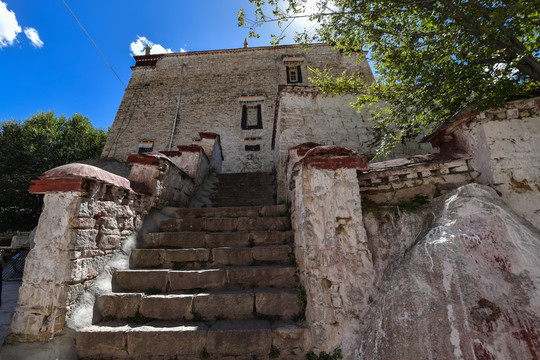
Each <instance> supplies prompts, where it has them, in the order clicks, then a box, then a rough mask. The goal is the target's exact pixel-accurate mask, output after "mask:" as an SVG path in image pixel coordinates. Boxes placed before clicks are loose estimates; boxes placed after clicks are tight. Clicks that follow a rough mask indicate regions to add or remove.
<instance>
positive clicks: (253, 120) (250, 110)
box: [246, 105, 258, 127]
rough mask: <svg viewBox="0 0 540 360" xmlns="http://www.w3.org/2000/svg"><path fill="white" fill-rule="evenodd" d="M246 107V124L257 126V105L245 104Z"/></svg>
mask: <svg viewBox="0 0 540 360" xmlns="http://www.w3.org/2000/svg"><path fill="white" fill-rule="evenodd" d="M246 107H247V126H248V127H254V126H257V122H258V121H257V105H246Z"/></svg>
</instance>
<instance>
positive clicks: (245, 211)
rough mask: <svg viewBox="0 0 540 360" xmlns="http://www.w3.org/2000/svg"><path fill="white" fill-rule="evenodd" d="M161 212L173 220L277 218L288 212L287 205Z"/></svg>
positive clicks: (180, 209) (174, 209)
mask: <svg viewBox="0 0 540 360" xmlns="http://www.w3.org/2000/svg"><path fill="white" fill-rule="evenodd" d="M161 212H162V213H163V214H165V215H167V216H169V217H174V218H181V219H185V218H199V217H207V218H208V217H239V216H241V217H279V216H285V215H286V214H287V212H288V208H287V205H285V204H282V205H269V206H238V207H219V208H173V207H168V208H164V209H163V210H161Z"/></svg>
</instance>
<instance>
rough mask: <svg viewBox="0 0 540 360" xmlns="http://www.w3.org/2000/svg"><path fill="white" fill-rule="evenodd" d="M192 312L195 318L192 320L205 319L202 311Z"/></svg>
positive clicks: (199, 320)
mask: <svg viewBox="0 0 540 360" xmlns="http://www.w3.org/2000/svg"><path fill="white" fill-rule="evenodd" d="M191 314H192V315H193V318H192V319H191V321H194V322H201V321H204V318H203V316H202V315H201V313H199V312H197V311H192V312H191Z"/></svg>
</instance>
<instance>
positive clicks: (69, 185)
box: [29, 178, 84, 194]
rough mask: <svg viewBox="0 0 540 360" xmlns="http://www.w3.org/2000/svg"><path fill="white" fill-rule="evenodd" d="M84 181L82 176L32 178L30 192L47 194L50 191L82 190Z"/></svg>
mask: <svg viewBox="0 0 540 360" xmlns="http://www.w3.org/2000/svg"><path fill="white" fill-rule="evenodd" d="M83 183H84V179H82V178H66V179H44V180H32V181H31V182H30V189H29V192H30V194H45V193H46V192H49V191H80V190H82V187H83Z"/></svg>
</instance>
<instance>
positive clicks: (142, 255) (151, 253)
mask: <svg viewBox="0 0 540 360" xmlns="http://www.w3.org/2000/svg"><path fill="white" fill-rule="evenodd" d="M130 262H131V263H133V264H134V265H135V266H136V267H138V268H149V267H156V266H160V265H162V264H163V259H162V258H161V250H154V249H135V250H133V251H131V258H130Z"/></svg>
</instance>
